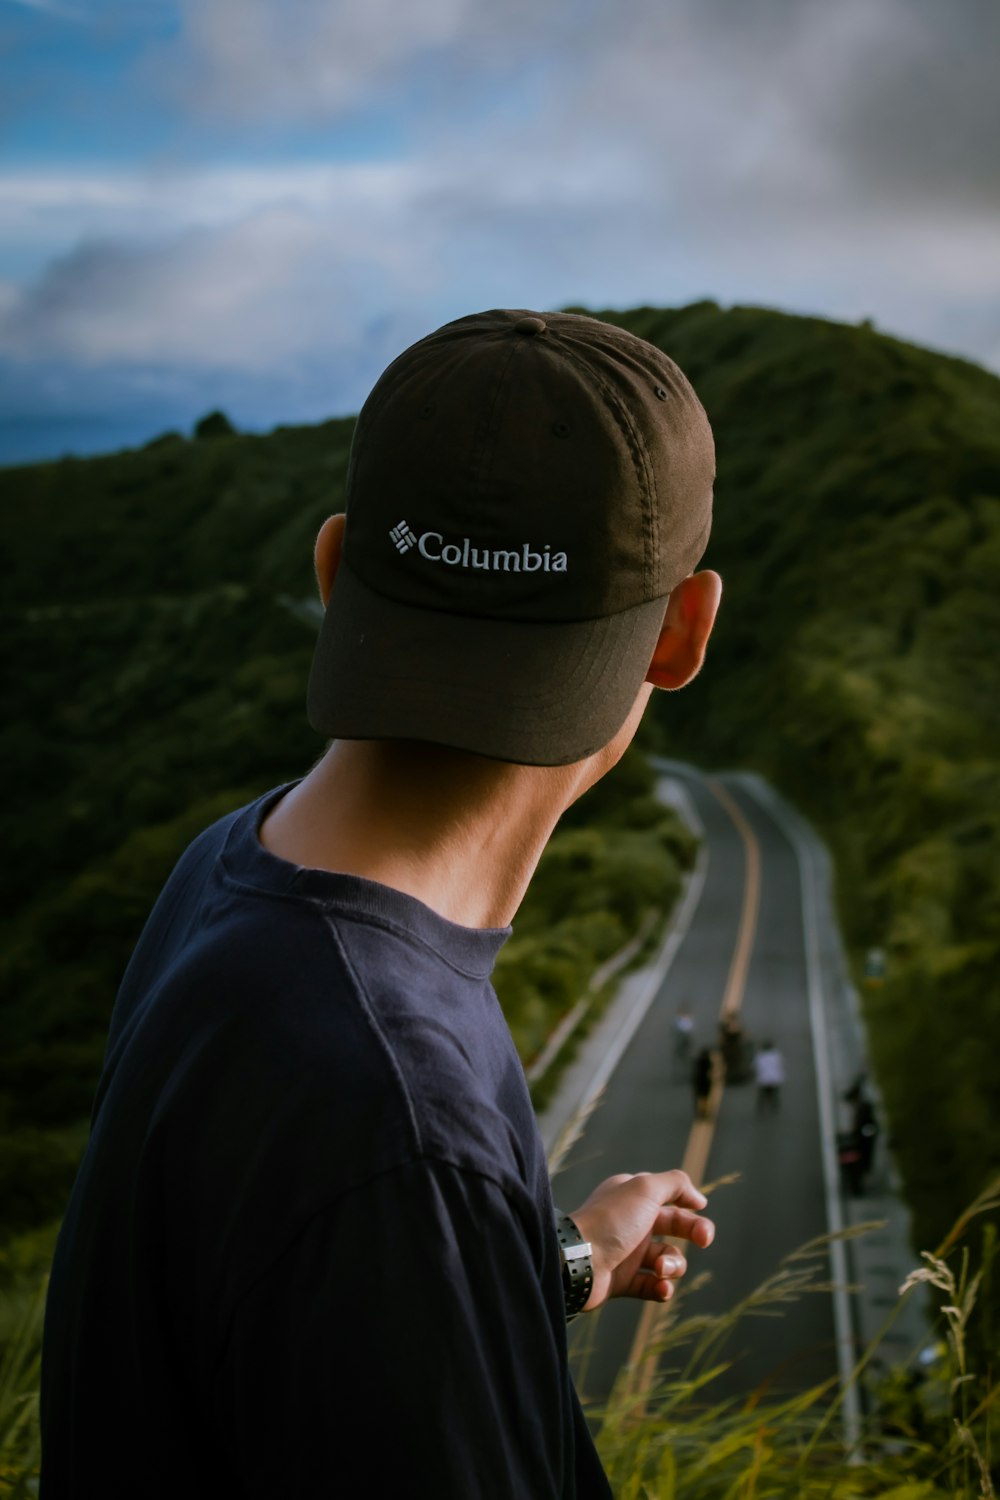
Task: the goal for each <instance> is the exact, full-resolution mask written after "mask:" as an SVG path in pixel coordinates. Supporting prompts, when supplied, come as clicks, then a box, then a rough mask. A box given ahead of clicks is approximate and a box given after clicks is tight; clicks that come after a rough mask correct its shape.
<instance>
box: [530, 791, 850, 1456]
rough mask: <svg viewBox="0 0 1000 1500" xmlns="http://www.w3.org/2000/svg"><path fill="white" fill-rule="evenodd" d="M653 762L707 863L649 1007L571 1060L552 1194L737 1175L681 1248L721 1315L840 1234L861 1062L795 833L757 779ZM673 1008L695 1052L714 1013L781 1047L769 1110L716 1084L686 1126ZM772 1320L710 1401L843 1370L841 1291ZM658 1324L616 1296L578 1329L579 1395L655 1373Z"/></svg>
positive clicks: (825, 1267)
mask: <svg viewBox="0 0 1000 1500" xmlns="http://www.w3.org/2000/svg"><path fill="white" fill-rule="evenodd" d="M659 765H660V770H661V772H662V773H663V775H664V782H663V788H662V789H663V791H664V793H665V794H667V795H668V796H669V795H673V797H674V798H675V799H676V798H678V797H679V798H680V799H681V801H683V802H684V803H685V804H686V806H687V809H688V813H689V816H690V817H691V818H692V820H693V821H694V822H696V824H700V825H701V827H702V829H703V831H704V841H703V846H702V855H701V858H700V860H699V867H698V869H697V870H696V871H695V874H694V876H693V877H692V881H691V886H690V889H689V892H688V897H687V899H686V902H685V909H684V910H683V911H682V913H681V915H680V920H679V921H677V919H675V926H676V928H677V931H676V932H675V934H674V939H673V943H672V949H671V952H670V953H669V954H666V955H664V958H663V961H662V962H661V964H660V965H659V968H658V969H656V970H654V973H653V977H652V980H651V981H650V982H649V983H648V984H647V994H646V996H645V998H644V999H643V1001H642V1002H641V1003H640V1004H639V1005H638V1006H637V1007H635V1008H634V1013H633V1014H632V1015H631V1017H628V1018H627V1024H625V1025H624V1026H621V1025H619V1023H618V1022H615V1021H610V1020H609V1023H608V1025H610V1026H618V1034H617V1036H615V1035H612V1034H611V1033H610V1032H609V1030H608V1026H605V1028H604V1033H603V1038H601V1037H595V1038H593V1039H592V1040H591V1041H590V1042H589V1043H588V1048H589V1061H588V1059H587V1058H586V1057H585V1058H584V1059H583V1060H582V1061H581V1062H580V1063H579V1064H578V1065H577V1069H576V1072H577V1075H578V1076H579V1075H580V1072H581V1068H582V1069H584V1070H586V1069H587V1068H588V1067H589V1068H590V1071H591V1074H592V1084H593V1085H594V1086H596V1085H600V1084H601V1083H603V1092H602V1094H601V1095H600V1097H599V1098H598V1101H597V1104H596V1107H594V1108H593V1109H592V1111H591V1112H590V1113H589V1115H588V1114H587V1113H586V1106H587V1103H588V1097H592V1095H593V1092H594V1087H593V1086H592V1087H590V1089H589V1094H588V1092H587V1090H585V1091H584V1097H582V1099H580V1100H579V1101H578V1103H579V1104H582V1105H583V1110H582V1112H581V1114H580V1115H578V1119H579V1118H582V1119H583V1120H584V1122H585V1123H583V1125H582V1133H580V1134H579V1135H578V1138H577V1139H576V1140H575V1143H574V1144H573V1145H572V1146H571V1148H570V1149H569V1151H568V1153H566V1155H565V1157H564V1160H563V1161H562V1164H561V1166H559V1168H558V1171H557V1175H556V1177H555V1179H554V1191H555V1195H556V1199H557V1201H558V1202H559V1203H561V1204H562V1205H564V1206H566V1205H571V1204H575V1203H580V1202H582V1201H583V1199H584V1198H585V1197H586V1195H587V1193H588V1192H589V1190H590V1189H591V1188H592V1187H593V1186H594V1184H595V1183H597V1182H598V1181H600V1180H601V1179H602V1178H604V1177H606V1176H608V1175H609V1174H611V1173H613V1172H621V1171H630V1172H635V1171H641V1170H647V1169H649V1170H652V1169H656V1170H659V1169H662V1168H664V1167H666V1166H679V1165H682V1164H683V1165H684V1166H685V1167H686V1168H687V1170H688V1171H689V1172H690V1173H691V1175H692V1177H693V1178H695V1180H696V1181H698V1182H701V1183H703V1184H704V1183H713V1182H719V1180H720V1179H724V1178H730V1177H733V1178H735V1180H734V1181H731V1182H726V1183H723V1184H721V1185H719V1186H718V1187H717V1188H716V1189H715V1190H714V1191H713V1192H712V1194H711V1202H710V1206H709V1210H708V1211H709V1212H710V1214H711V1215H712V1217H713V1218H714V1219H715V1222H716V1225H717V1235H716V1240H715V1244H714V1245H713V1246H712V1247H711V1248H710V1249H709V1250H708V1251H704V1252H698V1251H692V1252H691V1253H690V1255H689V1265H690V1269H689V1272H688V1279H689V1280H690V1279H691V1278H692V1277H693V1276H695V1275H696V1274H697V1273H698V1272H700V1271H706V1272H710V1279H709V1280H708V1282H707V1284H705V1285H704V1286H701V1287H699V1288H698V1290H697V1291H696V1292H694V1293H692V1294H691V1295H690V1296H689V1297H688V1300H687V1308H686V1310H687V1311H688V1312H718V1311H724V1310H726V1309H729V1308H731V1307H732V1306H733V1305H734V1304H735V1303H737V1302H738V1301H739V1300H740V1299H742V1298H743V1297H745V1296H747V1295H748V1294H749V1293H751V1292H752V1291H753V1290H754V1288H756V1287H757V1286H758V1285H759V1284H760V1283H762V1282H763V1281H764V1280H765V1279H766V1278H767V1277H768V1276H770V1275H772V1274H773V1273H774V1272H775V1271H776V1270H777V1268H778V1264H779V1262H780V1261H781V1260H782V1258H783V1257H784V1256H786V1255H788V1254H790V1253H791V1252H793V1251H795V1250H796V1249H797V1248H798V1247H800V1246H802V1245H803V1244H805V1243H806V1242H808V1241H810V1240H812V1239H815V1238H816V1237H817V1236H822V1235H825V1234H827V1233H828V1232H829V1231H830V1230H837V1229H839V1228H840V1227H842V1224H843V1221H844V1206H843V1204H842V1202H841V1199H840V1194H839V1187H838V1183H837V1176H836V1172H837V1169H836V1161H835V1147H834V1141H835V1135H836V1130H837V1128H838V1124H840V1123H842V1118H840V1117H838V1112H839V1111H842V1108H843V1107H842V1105H841V1104H840V1102H839V1100H840V1092H841V1091H842V1089H843V1087H844V1082H843V1075H844V1074H845V1072H847V1071H848V1070H850V1069H851V1068H852V1067H853V1066H855V1065H856V1064H857V1062H858V1061H859V1058H858V1056H857V1055H856V1054H855V1055H854V1056H853V1057H852V1056H851V1055H850V1053H851V1051H852V1048H853V1044H852V1043H849V1044H847V1045H846V1046H845V1044H844V1039H843V1037H841V1038H840V1039H839V1041H838V1037H837V1036H836V1035H835V1034H834V1035H833V1036H832V1038H831V1022H830V1020H829V1017H828V1015H827V1013H826V1010H825V1008H824V989H823V987H824V964H825V957H828V949H829V947H830V945H831V943H835V941H836V938H835V933H834V934H833V935H832V937H831V935H830V934H828V933H825V932H824V930H823V924H824V923H825V924H826V925H827V926H828V925H829V924H830V919H829V916H828V913H827V909H826V907H825V906H824V904H823V903H821V902H820V901H819V900H818V898H817V896H816V889H817V881H816V872H815V870H814V869H813V868H812V861H813V859H814V858H817V857H818V856H814V855H813V854H811V853H810V848H809V837H810V836H809V834H808V830H805V829H804V825H800V824H798V825H796V824H793V822H792V821H791V818H794V815H789V814H788V810H787V809H784V808H783V805H782V804H780V803H778V802H777V799H773V798H771V797H770V795H769V792H768V789H767V788H766V786H764V784H763V783H761V782H759V781H757V780H756V778H752V777H747V776H743V775H738V774H733V775H720V776H703V775H701V774H699V773H698V772H696V771H694V770H693V769H692V768H690V767H687V766H681V765H677V764H674V763H665V762H663V763H659ZM819 847H820V846H818V845H817V848H819ZM664 970H665V973H664V972H663V971H664ZM661 975H662V977H661ZM682 1004H686V1005H688V1006H689V1007H690V1009H691V1012H692V1014H693V1017H694V1023H695V1030H694V1039H695V1048H697V1047H698V1046H701V1045H714V1043H715V1041H716V1038H717V1031H718V1023H719V1019H720V1015H721V1014H723V1013H724V1012H725V1013H737V1014H738V1015H739V1017H740V1019H741V1021H742V1023H743V1026H744V1028H745V1030H746V1032H747V1034H748V1035H749V1037H750V1038H751V1039H753V1040H755V1041H758V1042H760V1041H763V1040H765V1039H771V1040H772V1041H773V1042H774V1043H775V1044H776V1045H777V1046H778V1047H779V1048H780V1050H781V1052H782V1054H783V1056H784V1060H785V1065H786V1070H787V1081H786V1083H785V1085H784V1088H783V1089H782V1091H781V1104H780V1109H779V1110H778V1111H775V1112H773V1113H771V1112H767V1113H759V1112H758V1110H757V1100H756V1089H755V1086H754V1084H753V1082H752V1081H749V1082H743V1083H732V1082H730V1083H727V1084H725V1085H721V1084H717V1085H716V1093H715V1097H714V1099H713V1109H712V1112H711V1118H710V1119H709V1120H708V1121H705V1122H700V1121H695V1119H694V1109H693V1098H692V1090H691V1085H690V1064H688V1063H686V1062H685V1063H680V1062H678V1060H677V1059H676V1058H675V1056H674V1036H673V1022H674V1018H675V1016H676V1014H677V1010H678V1007H679V1006H680V1005H682ZM640 1016H641V1019H637V1018H638V1017H640ZM630 1031H631V1035H630V1037H629V1036H628V1033H629V1032H630ZM626 1037H628V1040H627V1044H626V1045H624V1049H623V1050H622V1048H621V1040H622V1039H624V1038H626ZM609 1042H610V1045H609ZM618 1053H620V1055H618V1056H617V1060H616V1061H615V1060H614V1059H615V1054H618ZM831 1057H832V1059H833V1066H831ZM610 1063H613V1070H612V1071H611V1072H610V1076H607V1074H608V1068H609V1064H610ZM838 1069H839V1073H840V1075H841V1076H840V1077H838V1076H837V1073H838ZM544 1128H545V1127H544V1122H543V1133H544ZM823 1260H824V1262H825V1261H826V1256H824V1257H823ZM830 1262H831V1263H823V1264H821V1265H820V1271H821V1272H822V1274H823V1276H824V1278H829V1277H830V1276H831V1275H832V1279H833V1280H834V1281H839V1282H840V1283H844V1282H845V1281H846V1280H847V1274H846V1272H847V1267H846V1263H845V1249H844V1245H843V1244H842V1243H841V1242H838V1243H837V1244H836V1245H835V1246H834V1248H833V1250H832V1252H830ZM781 1314H782V1315H781V1316H780V1317H775V1316H760V1315H758V1316H750V1317H748V1318H745V1319H744V1320H742V1321H741V1323H740V1324H739V1325H738V1326H737V1328H736V1330H735V1332H734V1334H733V1335H732V1337H731V1339H730V1341H729V1342H728V1343H727V1345H726V1346H725V1349H724V1352H723V1357H724V1358H725V1359H727V1360H729V1361H731V1364H730V1367H729V1369H728V1370H727V1371H726V1372H725V1373H724V1374H722V1375H721V1376H720V1377H719V1378H718V1379H717V1380H715V1381H713V1383H712V1386H711V1394H712V1395H713V1396H715V1397H720V1398H721V1397H724V1396H736V1395H747V1394H749V1393H750V1392H751V1391H753V1390H755V1389H760V1388H761V1387H764V1388H766V1389H767V1390H768V1391H769V1392H770V1393H773V1394H778V1393H785V1392H793V1391H798V1390H803V1389H805V1388H807V1387H808V1386H811V1385H813V1384H815V1383H816V1382H817V1381H820V1380H824V1379H826V1378H828V1377H831V1376H834V1377H835V1376H837V1375H838V1374H840V1375H841V1376H843V1375H844V1374H845V1373H846V1371H847V1369H848V1368H849V1367H850V1363H851V1360H852V1354H853V1346H854V1335H853V1331H852V1312H851V1308H850V1305H849V1299H848V1294H847V1293H846V1291H844V1290H843V1287H841V1289H840V1290H839V1291H837V1292H834V1293H831V1292H830V1291H829V1290H827V1291H825V1292H812V1293H809V1294H807V1295H805V1296H804V1297H802V1298H800V1299H799V1300H796V1301H790V1302H788V1303H786V1304H785V1305H784V1306H783V1308H782V1309H781ZM670 1316H671V1312H670V1310H669V1309H667V1310H663V1309H660V1308H658V1307H653V1306H649V1307H644V1306H643V1305H641V1304H637V1303H634V1302H617V1303H613V1304H611V1305H610V1306H608V1307H607V1308H605V1309H603V1310H602V1311H601V1312H599V1313H597V1314H593V1315H589V1316H587V1317H585V1318H582V1319H580V1320H579V1321H578V1322H577V1323H576V1324H575V1325H574V1326H573V1328H572V1329H571V1338H570V1346H571V1353H572V1357H573V1361H574V1373H575V1378H576V1380H577V1385H578V1387H579V1389H580V1391H581V1395H582V1396H583V1397H584V1398H585V1400H586V1399H590V1400H592V1401H594V1402H596V1403H598V1404H603V1403H604V1402H605V1401H607V1400H608V1399H609V1398H610V1397H611V1395H612V1391H613V1390H615V1389H617V1391H618V1392H620V1391H621V1390H622V1389H623V1388H622V1385H621V1384H620V1383H619V1385H618V1386H617V1388H616V1385H615V1383H616V1381H619V1382H620V1381H621V1380H622V1379H626V1380H628V1381H629V1382H630V1383H631V1384H630V1389H631V1390H632V1393H633V1396H634V1394H635V1392H636V1390H637V1389H638V1390H640V1391H641V1390H642V1389H643V1388H644V1387H645V1386H646V1385H648V1383H649V1380H650V1378H651V1376H652V1374H653V1373H654V1369H655V1358H654V1356H652V1355H651V1354H650V1353H649V1352H648V1351H649V1350H650V1347H651V1345H653V1344H655V1341H656V1338H657V1336H658V1333H659V1331H660V1330H661V1328H662V1327H663V1319H664V1318H665V1317H666V1318H669V1317H670ZM637 1383H638V1384H637ZM853 1400H854V1397H853V1394H851V1395H850V1396H849V1399H848V1401H847V1403H846V1407H845V1413H844V1420H845V1425H846V1426H847V1428H848V1431H850V1427H851V1424H852V1422H855V1421H856V1410H855V1409H854V1408H853V1405H852V1403H853Z"/></svg>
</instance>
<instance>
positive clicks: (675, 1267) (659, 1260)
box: [642, 1240, 687, 1281]
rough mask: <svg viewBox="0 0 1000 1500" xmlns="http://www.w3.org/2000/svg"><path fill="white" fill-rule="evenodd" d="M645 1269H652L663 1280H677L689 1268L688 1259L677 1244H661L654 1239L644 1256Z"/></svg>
mask: <svg viewBox="0 0 1000 1500" xmlns="http://www.w3.org/2000/svg"><path fill="white" fill-rule="evenodd" d="M642 1265H643V1269H644V1270H646V1271H652V1273H653V1274H654V1276H659V1277H661V1278H662V1279H663V1280H667V1279H669V1280H671V1281H675V1280H676V1279H677V1277H678V1276H683V1275H684V1272H685V1271H686V1270H687V1261H686V1260H685V1259H684V1256H683V1254H682V1253H681V1251H680V1250H678V1249H677V1247H676V1245H660V1244H657V1243H656V1241H655V1240H654V1241H652V1243H651V1244H649V1245H648V1246H647V1247H646V1253H645V1255H644V1256H643V1258H642Z"/></svg>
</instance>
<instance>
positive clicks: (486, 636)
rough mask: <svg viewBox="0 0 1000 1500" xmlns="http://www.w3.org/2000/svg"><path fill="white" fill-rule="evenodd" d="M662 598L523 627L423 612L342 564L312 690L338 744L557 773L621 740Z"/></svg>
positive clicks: (321, 721) (318, 713) (317, 717)
mask: <svg viewBox="0 0 1000 1500" xmlns="http://www.w3.org/2000/svg"><path fill="white" fill-rule="evenodd" d="M666 603H667V601H666V598H662V599H653V600H650V601H648V602H646V603H644V604H640V605H637V606H635V607H634V608H632V609H628V610H623V611H622V612H621V613H620V614H614V615H609V616H607V617H605V618H603V619H598V620H576V621H571V622H568V623H567V622H559V623H551V622H546V623H525V622H523V621H517V620H499V619H483V618H482V617H470V616H466V615H457V614H451V613H446V612H444V611H438V610H428V609H416V608H414V607H413V606H412V605H408V604H400V603H398V602H397V601H395V600H393V599H389V598H386V597H385V596H383V595H381V594H377V593H376V592H375V591H374V590H372V589H370V588H368V587H367V585H366V584H364V583H362V582H361V580H360V579H359V578H358V577H356V575H355V574H354V573H352V572H351V570H350V569H349V567H348V566H347V565H346V563H345V562H342V563H341V565H340V567H339V569H338V571H337V577H336V580H335V582H334V587H333V592H332V594H331V596H330V602H329V605H328V607H327V610H326V614H325V616H324V619H323V624H322V626H321V628H320V634H319V640H318V641H317V644H316V652H315V656H314V658H313V665H312V672H311V675H310V679H309V695H308V713H309V722H310V723H311V724H312V726H313V728H314V729H317V730H319V732H320V733H321V734H325V735H328V736H329V737H330V738H332V739H350V740H358V739H363V740H367V739H373V740H378V739H412V740H427V741H430V742H431V743H433V744H440V745H451V746H453V747H455V748H456V749H461V750H471V751H473V752H475V753H476V754H478V755H488V756H492V757H493V758H494V759H496V760H506V761H514V762H517V763H519V764H521V765H538V766H562V765H569V764H571V763H572V762H573V761H577V760H583V759H584V758H585V757H586V756H588V755H592V754H593V753H594V752H595V751H597V750H600V749H602V748H603V747H604V746H605V745H607V744H608V743H609V741H610V740H612V739H614V737H615V735H616V734H617V733H618V730H619V729H620V728H621V727H622V725H623V724H624V722H625V720H626V718H627V717H628V714H629V711H630V709H631V708H632V705H633V703H634V702H635V698H636V694H637V693H638V691H639V688H640V686H641V684H642V682H643V680H644V679H645V676H646V672H647V670H648V668H649V664H650V662H651V661H652V657H653V649H654V647H655V645H656V641H657V638H658V636H659V633H660V628H661V626H662V624H663V615H664V611H665V609H666Z"/></svg>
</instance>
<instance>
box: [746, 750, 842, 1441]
mask: <svg viewBox="0 0 1000 1500" xmlns="http://www.w3.org/2000/svg"><path fill="white" fill-rule="evenodd" d="M738 779H739V783H740V785H741V786H742V787H743V788H744V790H745V791H746V792H747V793H748V794H749V795H750V796H751V797H752V798H753V800H754V801H755V802H756V803H757V805H758V807H760V808H762V809H763V811H764V812H765V813H766V814H767V816H768V817H770V818H772V819H773V820H774V821H775V822H776V823H777V824H778V826H779V827H780V828H781V830H782V832H783V833H784V834H785V836H786V837H787V839H788V841H789V843H790V844H791V846H792V848H793V849H794V851H795V857H796V863H797V864H798V867H799V885H800V888H801V892H802V933H803V937H804V939H805V949H806V985H807V991H808V995H809V1028H810V1031H811V1032H812V1046H813V1064H814V1066H815V1069H816V1092H817V1096H818V1102H819V1121H820V1158H821V1161H822V1165H823V1184H824V1188H825V1195H826V1222H827V1225H828V1228H829V1231H830V1233H831V1234H840V1233H841V1232H842V1231H843V1229H844V1215H843V1210H842V1207H841V1200H840V1186H839V1175H840V1167H839V1162H838V1158H837V1131H836V1124H835V1120H836V1116H835V1113H834V1100H833V1080H832V1077H831V1073H830V1056H829V1049H828V1044H827V1034H826V1001H825V996H824V991H823V969H822V965H821V963H820V957H819V918H818V914H817V908H818V904H819V898H818V895H817V890H816V869H815V860H814V858H813V853H812V849H811V848H810V846H809V841H808V839H806V838H803V836H802V834H801V833H800V831H799V829H798V828H797V827H796V826H795V824H794V823H793V822H792V820H791V819H790V818H789V817H788V815H787V813H786V812H785V809H784V808H783V806H782V805H781V803H780V802H779V801H778V800H777V798H774V799H772V798H771V797H769V796H767V795H765V794H764V793H763V792H762V790H761V788H760V787H759V785H758V783H757V782H756V780H755V779H754V778H751V777H749V776H740V777H739V778H738ZM830 1271H831V1280H832V1281H833V1284H834V1290H833V1322H834V1330H835V1335H836V1343H837V1368H838V1371H839V1373H840V1384H841V1389H842V1391H843V1418H844V1442H845V1445H846V1446H847V1448H848V1449H851V1450H854V1449H855V1448H856V1445H857V1443H858V1441H859V1439H860V1436H861V1407H860V1403H859V1400H858V1388H857V1385H856V1384H855V1383H854V1382H853V1381H852V1380H851V1375H852V1373H853V1370H854V1365H855V1357H854V1325H853V1323H852V1320H851V1306H850V1300H849V1293H848V1290H847V1284H848V1271H847V1251H846V1246H845V1244H844V1241H843V1240H840V1239H836V1240H832V1241H831V1242H830Z"/></svg>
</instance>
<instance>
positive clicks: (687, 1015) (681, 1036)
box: [674, 1005, 694, 1062]
mask: <svg viewBox="0 0 1000 1500" xmlns="http://www.w3.org/2000/svg"><path fill="white" fill-rule="evenodd" d="M693 1036H694V1017H693V1016H692V1015H691V1007H690V1005H680V1006H678V1007H677V1014H676V1016H675V1017H674V1057H675V1058H676V1059H677V1060H678V1062H687V1060H688V1058H689V1057H690V1056H691V1041H692V1038H693Z"/></svg>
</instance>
